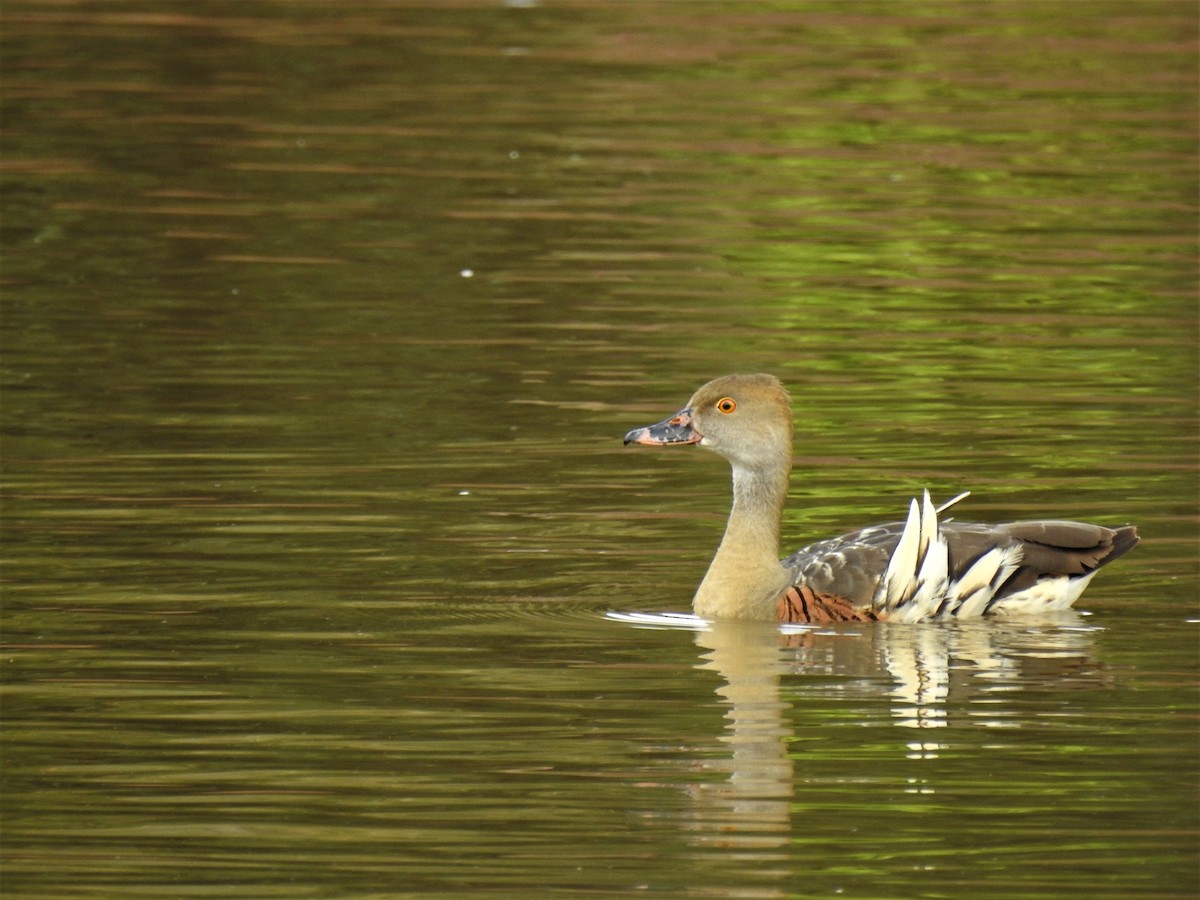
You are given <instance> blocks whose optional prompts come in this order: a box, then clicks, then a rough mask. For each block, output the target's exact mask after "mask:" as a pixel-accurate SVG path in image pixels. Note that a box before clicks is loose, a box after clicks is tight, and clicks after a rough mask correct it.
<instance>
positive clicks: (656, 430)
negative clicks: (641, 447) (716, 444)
mask: <svg viewBox="0 0 1200 900" xmlns="http://www.w3.org/2000/svg"><path fill="white" fill-rule="evenodd" d="M703 437H704V435H702V434H701V433H700V432H698V431H697V430H696V428H695V426H694V425H693V424H692V411H691V410H690V409H681V410H680V411H679V412H677V413H675V415H673V416H671V417H670V418H669V419H663V420H662V421H661V422H657V423H655V424H654V425H647V426H646V427H645V428H635V429H633V431H631V432H629V434H627V435H625V444H626V446H628V445H629V444H646V445H647V446H650V447H661V446H663V445H664V444H698V443H700V441H701V439H702V438H703Z"/></svg>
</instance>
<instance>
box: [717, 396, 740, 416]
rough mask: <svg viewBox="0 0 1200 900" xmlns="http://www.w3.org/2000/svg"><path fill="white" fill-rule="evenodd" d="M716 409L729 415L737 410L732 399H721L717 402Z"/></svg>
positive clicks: (735, 403)
mask: <svg viewBox="0 0 1200 900" xmlns="http://www.w3.org/2000/svg"><path fill="white" fill-rule="evenodd" d="M717 409H719V410H720V411H721V412H723V413H731V412H733V411H734V410H735V409H737V401H736V400H734V399H733V398H732V397H722V398H721V399H720V400H718V401H717Z"/></svg>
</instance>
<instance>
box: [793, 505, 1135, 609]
mask: <svg viewBox="0 0 1200 900" xmlns="http://www.w3.org/2000/svg"><path fill="white" fill-rule="evenodd" d="M904 527H905V523H904V522H889V523H888V524H886V525H874V526H870V527H867V528H862V529H859V530H857V531H852V532H850V533H848V534H844V535H841V536H840V537H836V538H829V539H828V540H824V541H818V542H817V543H815V544H810V545H808V546H807V547H802V548H800V549H799V550H797V551H795V552H794V553H793V554H792V555H791V556H789V557H788V558H787V559H785V560H784V561H783V566H784V568H785V569H787V570H789V571H790V572H791V573H792V583H793V584H805V585H808V586H810V587H811V588H812V589H813V590H814V591H816V592H817V593H818V594H832V595H834V596H837V597H844V598H846V599H847V600H850V601H851V602H852V603H854V604H855V605H861V604H869V603H871V602H872V599H873V598H874V597H875V596H876V592H877V591H878V589H879V583H880V580H881V579H882V577H883V574H884V572H885V571H886V570H887V566H888V562H889V560H890V559H891V557H892V553H893V551H894V550H895V549H896V544H897V543H898V542H899V540H900V534H901V532H903V531H904ZM940 532H941V536H942V538H943V539H944V540H945V542H946V546H947V558H948V564H947V569H948V572H949V581H950V583H954V582H957V581H958V580H959V579H961V578H962V577H963V575H964V574H965V573H966V572H967V571H968V570H969V569H970V567H971V566H972V565H973V564H974V563H975V562H976V561H977V560H979V558H980V557H982V556H983V555H984V554H985V553H987V552H989V551H994V550H996V549H1005V548H1012V549H1014V550H1019V552H1020V559H1021V561H1020V563H1019V564H1018V565H1017V566H1016V568H1015V569H1014V570H1013V571H1012V572H1011V573H1010V574H1008V575H1007V576H1006V577H1005V578H1004V580H1003V581H1002V582H1001V583H999V584H997V585H995V591H994V593H993V595H992V597H991V598H990V599H989V600H988V602H987V604H986V605H985V606H984V608H983V610H982V612H984V613H986V612H989V611H991V610H992V609H993V608H994V607H995V606H996V605H997V604H998V603H1001V602H1002V601H1003V600H1005V599H1006V598H1008V597H1012V596H1015V595H1018V594H1020V593H1021V592H1022V591H1025V590H1027V589H1029V588H1030V587H1032V586H1034V585H1035V584H1037V582H1038V581H1039V580H1040V579H1042V578H1046V577H1056V576H1069V577H1070V576H1082V575H1088V574H1090V573H1092V572H1094V571H1095V570H1096V569H1099V568H1100V567H1101V566H1104V565H1107V564H1108V563H1110V562H1112V561H1113V560H1115V559H1117V558H1118V557H1120V556H1123V555H1124V554H1125V553H1128V552H1129V551H1130V550H1132V549H1133V547H1134V546H1135V545H1136V544H1137V542H1138V534H1137V529H1136V528H1135V527H1134V526H1132V525H1125V526H1122V527H1120V528H1106V527H1104V526H1103V525H1092V524H1089V523H1086V522H1066V521H1057V520H1044V521H1034V522H1010V523H1006V524H1001V525H984V524H977V523H968V522H942V523H941V524H940ZM939 612H941V613H943V614H945V613H950V614H953V611H952V610H944V609H943V610H939Z"/></svg>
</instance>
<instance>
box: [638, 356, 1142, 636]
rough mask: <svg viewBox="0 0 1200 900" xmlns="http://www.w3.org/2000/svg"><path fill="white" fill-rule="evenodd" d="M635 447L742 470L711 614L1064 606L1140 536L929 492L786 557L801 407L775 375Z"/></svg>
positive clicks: (732, 382)
mask: <svg viewBox="0 0 1200 900" xmlns="http://www.w3.org/2000/svg"><path fill="white" fill-rule="evenodd" d="M625 444H626V445H629V444H647V445H650V446H662V445H667V444H699V445H700V446H701V447H704V448H706V449H709V450H713V451H715V452H716V453H719V454H720V455H721V456H723V457H725V459H727V460H728V461H729V463H730V465H731V466H732V468H733V508H732V509H731V510H730V513H729V522H728V524H727V525H726V527H725V535H724V537H722V539H721V544H720V546H719V547H718V548H717V552H716V555H715V556H714V557H713V560H712V563H711V564H710V565H709V567H708V572H707V574H706V575H705V576H704V580H703V581H701V582H700V587H699V588H698V589H697V591H696V595H695V597H694V598H693V601H692V606H693V608H694V609H695V612H696V614H697V615H699V616H702V617H704V618H706V619H759V620H768V621H770V620H773V621H779V622H813V623H830V622H846V621H851V622H862V621H874V620H887V621H893V622H896V621H899V622H916V621H920V620H923V619H938V618H946V617H959V618H965V617H972V616H981V615H985V614H989V613H1005V612H1007V613H1013V612H1018V613H1019V612H1039V611H1044V610H1055V609H1065V608H1067V607H1069V606H1070V605H1071V604H1072V603H1074V602H1075V601H1076V600H1077V599H1078V598H1079V596H1080V594H1082V593H1083V589H1084V588H1085V587H1087V584H1088V582H1089V581H1091V579H1092V576H1093V575H1095V574H1096V570H1097V569H1099V568H1100V567H1101V566H1104V565H1107V564H1108V563H1110V562H1112V561H1113V560H1114V559H1116V558H1118V557H1119V556H1122V555H1124V554H1125V553H1127V552H1129V550H1131V549H1132V548H1133V547H1134V546H1135V545H1136V544H1137V542H1138V534H1137V529H1136V528H1135V527H1134V526H1132V525H1125V526H1122V527H1120V528H1106V527H1104V526H1102V525H1090V524H1087V523H1084V522H1064V521H1054V520H1044V521H1032V522H1010V523H1007V524H1001V525H983V524H972V523H967V522H955V521H949V520H941V521H939V518H938V516H939V515H940V514H941V513H942V512H945V510H947V509H948V508H949V507H950V506H952V505H953V504H954V503H956V502H958V501H959V500H961V499H962V497H965V496H966V494H963V495H960V496H959V497H956V498H955V499H954V500H952V501H950V502H949V503H946V504H943V505H942V506H941V507H939V508H934V506H933V503H932V501H931V500H930V498H929V492H928V491H926V492H925V493H924V496H923V497H922V498H921V500H920V501H919V502H918V501H917V500H916V499H914V500H913V501H912V502H911V504H910V505H909V511H908V518H907V519H906V520H905V521H904V522H894V523H889V524H885V525H872V526H869V527H867V528H862V529H859V530H858V531H852V532H850V533H849V534H844V535H842V536H841V537H835V538H830V539H828V540H824V541H819V542H818V543H815V544H810V545H809V546H807V547H803V548H801V549H800V550H797V551H796V552H795V553H793V554H792V555H791V556H789V557H787V558H786V559H784V560H782V561H781V560H780V558H779V526H780V520H781V517H782V513H783V504H784V499H785V497H786V495H787V489H788V480H789V476H790V474H791V469H792V412H791V403H790V400H789V398H788V394H787V391H786V390H785V389H784V387H783V385H782V384H780V382H779V379H777V378H775V377H774V376H771V375H726V376H723V377H721V378H716V379H714V380H713V381H710V382H709V383H708V384H706V385H704V386H703V387H702V388H700V389H699V390H698V391H696V393H695V394H693V395H692V399H691V400H689V401H688V402H687V405H686V406H685V407H684V408H683V409H681V410H680V411H679V412H677V413H675V414H674V415H673V416H670V417H669V418H667V419H664V420H663V421H661V422H658V423H656V424H654V425H648V426H645V427H644V428H635V429H634V430H633V431H630V432H629V433H628V434H626V435H625Z"/></svg>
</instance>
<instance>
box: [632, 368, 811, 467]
mask: <svg viewBox="0 0 1200 900" xmlns="http://www.w3.org/2000/svg"><path fill="white" fill-rule="evenodd" d="M625 443H626V444H627V445H628V444H646V445H649V446H663V445H667V444H699V445H700V446H701V447H704V448H705V449H708V450H712V451H714V452H716V453H719V454H720V455H721V456H723V457H725V458H726V459H727V460H729V462H730V463H732V464H733V465H734V466H735V467H737V468H744V469H751V470H755V469H762V468H769V467H776V466H780V465H786V466H788V467H789V468H790V458H791V446H792V413H791V403H790V401H789V398H788V394H787V391H786V390H785V389H784V387H783V385H782V384H780V383H779V379H778V378H776V377H774V376H773V375H724V376H722V377H720V378H715V379H713V380H712V381H710V382H709V383H708V384H706V385H704V386H703V387H701V388H700V389H699V390H698V391H696V393H695V394H693V395H692V399H691V400H689V401H688V402H687V405H686V406H685V407H684V408H683V409H681V410H680V411H679V412H677V413H675V414H674V415H673V416H670V417H668V418H666V419H663V420H662V421H661V422H656V423H655V424H653V425H647V426H645V427H643V428H635V429H634V430H633V431H631V432H629V433H628V434H627V435H625ZM784 460H787V462H783V461H784Z"/></svg>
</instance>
